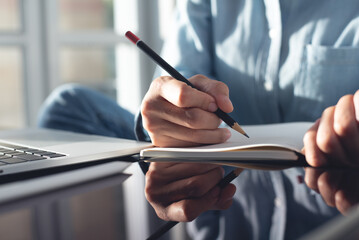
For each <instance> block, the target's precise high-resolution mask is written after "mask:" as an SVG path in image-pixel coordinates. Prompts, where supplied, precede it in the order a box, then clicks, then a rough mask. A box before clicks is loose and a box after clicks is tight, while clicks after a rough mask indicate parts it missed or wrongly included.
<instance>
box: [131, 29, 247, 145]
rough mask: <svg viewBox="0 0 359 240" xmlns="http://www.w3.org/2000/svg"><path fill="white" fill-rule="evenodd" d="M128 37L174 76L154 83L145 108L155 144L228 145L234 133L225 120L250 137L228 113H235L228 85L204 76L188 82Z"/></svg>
mask: <svg viewBox="0 0 359 240" xmlns="http://www.w3.org/2000/svg"><path fill="white" fill-rule="evenodd" d="M126 36H127V37H128V38H129V39H130V40H131V41H132V42H133V43H135V44H137V46H138V47H139V48H140V49H141V50H143V51H145V53H146V54H148V55H149V56H150V57H151V58H152V59H153V60H154V61H156V62H157V63H158V64H159V65H160V66H161V67H162V68H164V69H165V70H166V71H167V72H168V73H169V74H170V75H171V77H169V76H166V77H159V78H157V79H155V80H154V81H153V82H152V84H151V86H150V89H149V90H148V92H147V94H146V96H145V98H144V99H143V102H142V106H141V113H142V116H143V125H144V128H145V129H146V130H147V131H148V133H149V135H150V137H151V140H152V143H153V144H154V145H156V146H161V147H166V146H172V147H184V146H194V145H200V144H215V143H221V142H225V141H226V140H227V139H228V138H229V137H230V131H228V129H225V128H218V127H219V125H220V123H221V120H223V121H224V122H226V123H227V124H228V125H229V126H230V127H232V128H233V129H235V130H237V131H239V132H241V133H242V134H243V135H245V136H247V135H246V133H245V132H244V131H243V130H242V129H241V127H240V126H239V125H238V123H236V122H235V121H234V120H233V119H232V118H230V117H229V115H228V114H227V113H229V112H231V111H233V106H232V103H231V101H230V99H229V89H228V87H227V85H225V84H224V83H222V82H220V81H216V80H212V79H209V78H207V77H205V76H203V75H196V76H193V77H191V78H190V79H186V78H184V77H183V76H182V75H181V74H180V73H179V72H177V71H176V70H175V69H174V68H172V67H171V66H170V65H169V64H168V63H167V62H165V61H164V60H163V59H162V58H161V57H159V56H158V55H157V54H156V53H155V52H154V51H153V50H152V49H150V48H149V47H148V46H147V45H146V44H144V43H143V42H142V41H141V40H139V39H138V38H137V37H136V36H135V35H134V34H132V33H131V32H127V33H126ZM247 137H248V136H247Z"/></svg>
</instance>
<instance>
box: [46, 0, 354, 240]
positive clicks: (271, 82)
mask: <svg viewBox="0 0 359 240" xmlns="http://www.w3.org/2000/svg"><path fill="white" fill-rule="evenodd" d="M358 10H359V2H357V1H355V0H343V1H340V2H338V1H336V0H329V1H328V0H325V1H324V0H320V1H315V2H313V1H309V0H304V1H290V0H266V1H219V0H212V1H209V0H181V1H177V11H176V20H175V25H174V27H173V32H171V34H169V35H170V37H169V39H168V40H167V41H166V45H165V47H164V51H163V56H164V59H166V60H167V61H169V63H170V64H171V65H173V66H174V67H175V68H176V69H177V70H179V71H180V72H181V73H182V74H183V75H184V76H186V77H187V78H189V80H190V81H191V82H192V83H193V84H194V85H195V86H196V87H197V88H198V89H200V90H201V91H198V90H196V89H193V88H191V87H188V86H187V85H185V84H184V83H181V82H179V81H177V80H174V79H173V78H171V77H168V76H165V75H167V74H166V73H163V72H161V71H158V72H157V75H158V76H160V77H158V78H156V79H155V80H154V82H153V83H152V84H151V87H150V89H149V90H148V92H147V94H146V96H145V98H144V99H143V102H142V105H141V113H142V120H143V126H144V128H145V129H146V130H147V133H148V135H149V137H150V139H151V141H152V142H153V143H154V144H155V145H157V146H192V145H198V144H210V143H220V142H224V141H226V140H227V139H228V138H229V136H230V134H229V132H228V131H227V130H226V129H225V128H222V127H219V126H220V121H219V119H218V118H217V117H216V116H215V115H214V114H213V113H212V112H214V111H215V110H216V109H217V108H218V107H219V108H220V109H222V110H223V111H225V112H227V113H229V112H231V115H232V117H233V118H234V119H235V120H237V121H238V122H239V123H240V124H241V125H247V124H265V123H277V122H290V121H313V122H315V123H314V124H313V126H312V127H311V128H310V129H309V130H308V132H307V133H306V135H305V137H304V140H303V141H304V149H303V153H304V154H305V156H306V159H307V161H308V163H309V164H310V165H311V166H314V167H323V166H327V165H333V166H337V165H340V166H349V167H355V166H358V161H359V151H358V150H357V146H358V143H359V132H358V127H359V126H358V122H359V92H358V91H357V90H358V89H359V81H358V77H359V68H358V67H357V66H358V63H359V32H358V31H357V29H358V24H359V21H358V17H359V15H358ZM76 91H78V92H82V93H83V94H85V92H86V91H84V90H82V89H80V88H77V90H76ZM66 94H67V92H66V91H63V90H62V91H59V92H57V97H55V98H54V99H52V100H51V101H48V102H47V105H46V107H45V110H44V111H43V112H42V115H41V116H42V117H41V119H42V121H40V122H41V126H45V127H59V128H62V127H65V126H67V125H71V126H72V123H73V120H72V118H73V117H72V113H73V112H74V111H70V110H69V111H67V110H64V111H66V114H64V113H61V112H59V111H55V110H54V109H61V108H64V106H66V104H65V103H66V102H67V101H68V100H67V98H65V97H64V96H65V95H66ZM75 95H76V94H75ZM75 95H72V97H71V101H78V99H77V98H76V96H75ZM59 96H60V97H59ZM97 97H99V96H96V98H97ZM59 99H62V100H61V101H59ZM86 99H87V100H88V101H89V102H90V100H91V99H94V98H93V97H90V98H86ZM87 100H86V101H87ZM81 101H82V100H81ZM89 102H87V103H86V105H88V104H92V102H91V103H89ZM93 102H96V101H93ZM59 103H60V105H61V104H62V105H61V106H59ZM74 106H75V104H74ZM97 107H98V108H99V109H101V106H96V107H92V108H91V109H90V108H88V109H89V112H96V111H97V110H96V109H97ZM110 108H112V107H108V108H107V110H110ZM113 108H114V109H115V108H117V109H120V108H119V106H116V107H115V106H113ZM232 110H233V111H232ZM90 114H92V113H90ZM102 114H103V113H100V116H102ZM63 115H65V117H62V116H63ZM77 115H79V116H77ZM93 115H95V117H94V118H87V117H86V115H82V114H81V113H76V116H77V117H75V119H76V120H79V121H80V122H81V121H82V120H85V121H89V119H94V120H93V121H92V120H91V123H90V125H91V127H89V128H88V129H86V130H84V131H92V130H94V129H97V128H99V129H102V127H103V126H102V125H105V126H106V132H105V134H107V133H111V134H113V135H115V136H118V137H121V136H120V135H121V134H120V133H112V130H113V131H114V132H115V131H116V130H115V129H114V128H116V127H117V125H119V123H118V122H121V121H122V120H121V121H120V119H122V118H123V116H122V115H121V114H117V115H116V116H115V114H114V113H111V114H110V115H111V116H109V117H108V118H105V119H104V118H103V117H100V120H98V119H97V118H98V116H97V115H98V114H97V113H93ZM51 118H53V119H57V120H59V119H61V121H57V124H55V125H56V126H54V124H53V122H52V121H51ZM43 119H47V120H43ZM107 121H109V122H110V123H111V124H107V123H106V122H107ZM113 121H116V122H117V124H112V123H113ZM75 122H76V121H75ZM98 124H100V125H101V126H99V127H98ZM78 125H79V124H77V125H76V126H74V127H73V126H72V127H70V128H73V129H76V128H77V127H78ZM81 127H82V126H81ZM65 128H67V127H65ZM228 171H229V169H224V168H222V167H219V166H216V165H205V164H190V163H177V164H174V163H151V165H150V167H149V171H148V173H147V175H146V189H145V194H146V197H147V199H148V201H149V202H150V204H151V205H152V206H153V207H154V209H155V211H156V213H157V215H158V216H159V217H160V218H162V219H164V220H173V221H191V222H190V223H189V225H188V230H189V234H190V236H191V237H193V238H194V239H240V238H242V239H294V238H298V237H300V236H302V235H303V234H305V233H307V232H308V231H310V230H312V229H314V228H316V227H317V226H319V225H321V224H323V223H325V222H326V221H328V219H331V218H333V217H334V216H337V215H338V214H340V213H343V214H345V213H346V212H347V211H348V209H350V207H352V206H354V205H355V204H356V203H357V202H358V199H359V196H358V194H359V191H358V190H359V189H358V186H359V185H358V184H357V183H358V176H357V174H356V173H355V171H353V172H351V171H345V172H342V171H328V170H324V169H313V168H306V169H301V168H291V169H285V170H282V171H260V170H245V171H243V173H242V174H241V175H240V176H239V177H238V178H237V179H235V180H234V181H233V184H230V185H228V186H227V187H225V188H224V189H219V188H218V187H217V186H216V184H217V183H218V181H219V180H220V179H221V178H222V177H223V175H224V174H225V172H228ZM303 176H304V179H305V183H306V184H302V183H301V181H299V182H298V179H301V178H302V177H303Z"/></svg>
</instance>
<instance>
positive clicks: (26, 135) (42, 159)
mask: <svg viewBox="0 0 359 240" xmlns="http://www.w3.org/2000/svg"><path fill="white" fill-rule="evenodd" d="M149 146H151V143H147V142H137V141H132V140H127V139H120V138H110V137H103V136H97V135H88V134H79V133H73V132H66V131H59V130H51V129H38V128H36V129H19V130H7V131H0V177H2V176H8V175H14V174H20V173H24V172H31V171H37V170H46V169H53V168H57V167H63V166H75V165H78V164H86V163H90V162H95V161H96V162H101V161H105V160H111V159H118V158H120V157H126V156H131V155H134V154H137V153H139V152H140V150H141V149H143V148H146V147H149ZM127 166H128V163H124V164H123V168H125V167H127Z"/></svg>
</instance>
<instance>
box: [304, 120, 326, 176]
mask: <svg viewBox="0 0 359 240" xmlns="http://www.w3.org/2000/svg"><path fill="white" fill-rule="evenodd" d="M319 123H320V120H317V121H316V122H315V124H314V125H313V126H312V127H311V128H310V129H309V130H308V131H307V132H306V134H305V135H304V139H303V141H304V149H305V158H306V160H307V162H308V164H309V165H311V166H313V167H319V166H322V165H325V164H326V163H327V160H326V157H325V155H324V153H323V152H322V151H321V150H320V149H319V147H318V145H317V132H318V127H319ZM307 181H308V182H311V181H309V179H308V180H307Z"/></svg>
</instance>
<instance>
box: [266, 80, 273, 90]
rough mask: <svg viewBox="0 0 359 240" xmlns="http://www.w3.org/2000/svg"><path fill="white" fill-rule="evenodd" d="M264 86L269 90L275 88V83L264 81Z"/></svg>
mask: <svg viewBox="0 0 359 240" xmlns="http://www.w3.org/2000/svg"><path fill="white" fill-rule="evenodd" d="M264 88H265V89H266V90H267V91H272V90H273V84H272V83H271V82H265V83H264Z"/></svg>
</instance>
